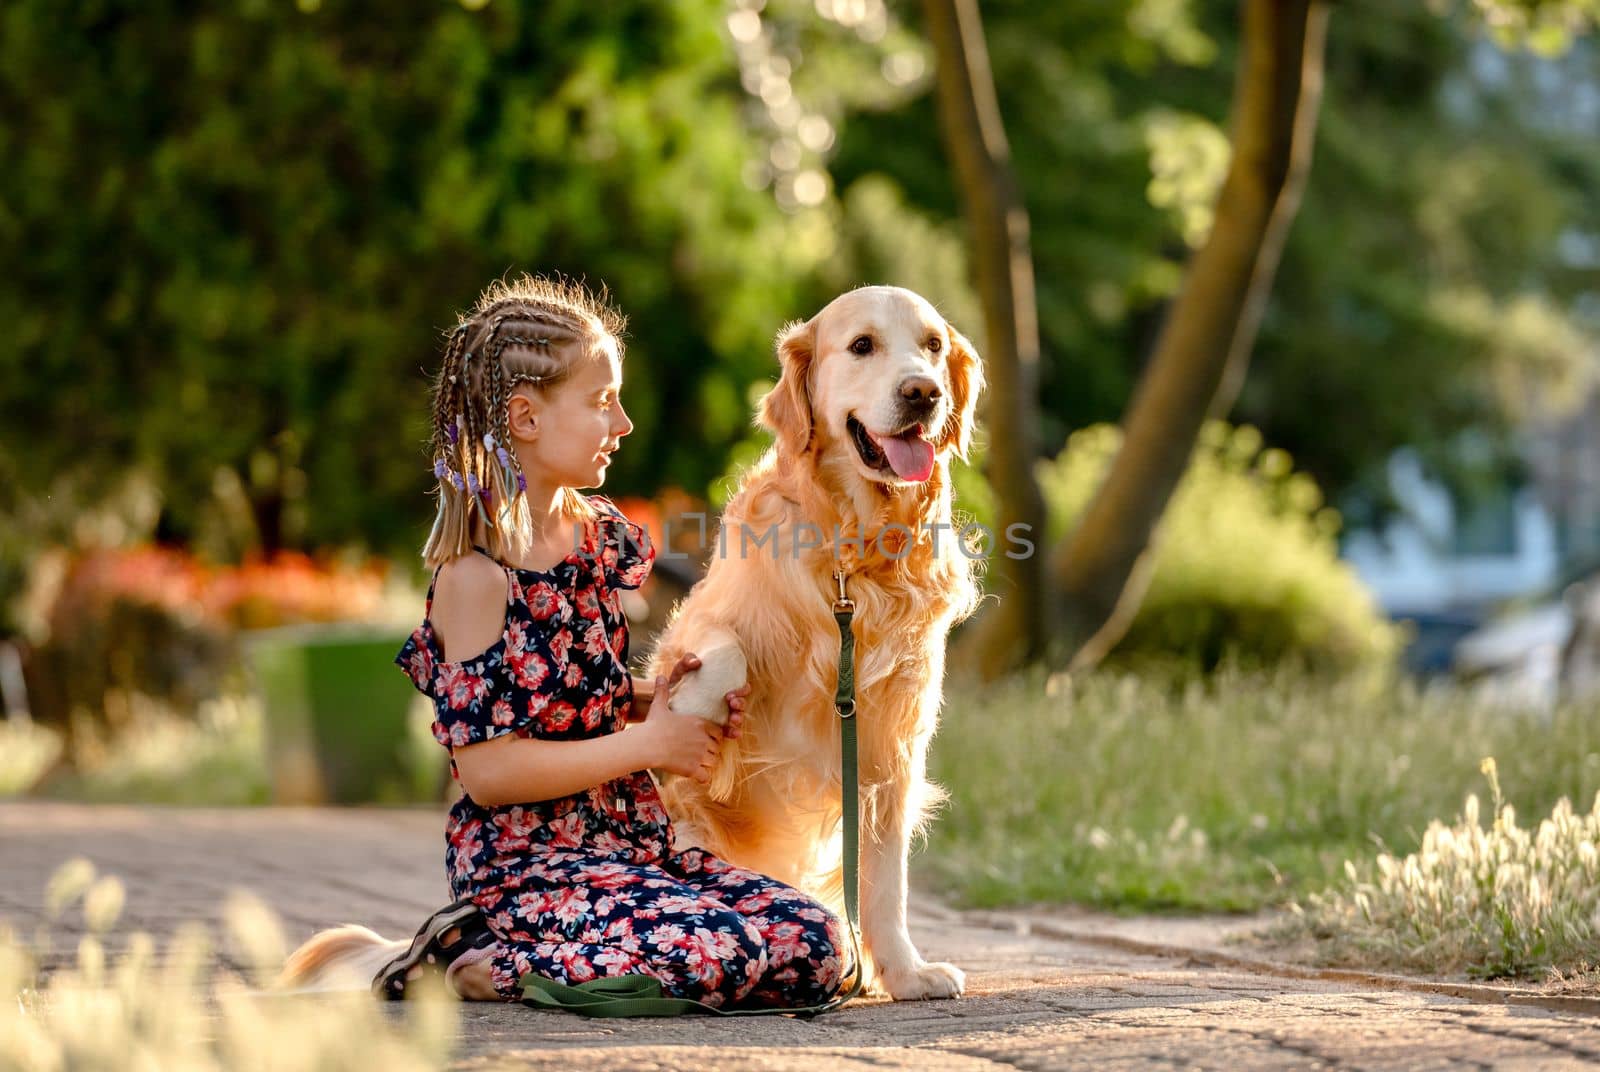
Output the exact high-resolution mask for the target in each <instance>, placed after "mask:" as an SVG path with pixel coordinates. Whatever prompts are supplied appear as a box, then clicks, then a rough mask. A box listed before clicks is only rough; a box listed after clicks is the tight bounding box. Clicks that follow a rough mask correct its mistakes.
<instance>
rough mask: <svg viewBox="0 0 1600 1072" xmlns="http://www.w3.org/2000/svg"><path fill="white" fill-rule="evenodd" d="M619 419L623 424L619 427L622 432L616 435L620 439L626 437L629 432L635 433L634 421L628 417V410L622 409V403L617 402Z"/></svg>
mask: <svg viewBox="0 0 1600 1072" xmlns="http://www.w3.org/2000/svg"><path fill="white" fill-rule="evenodd" d="M617 418H618V419H619V420H620V421H621V422H622V423H621V425H620V426H619V428H620V430H619V431H618V432H617V433H616V434H617V437H618V438H619V439H620V438H621V437H622V436H625V435H627V434H628V433H629V432H631V431H633V420H632V418H630V417H629V416H628V412H627V410H625V409H623V408H622V402H621V401H620V400H619V401H618V402H617Z"/></svg>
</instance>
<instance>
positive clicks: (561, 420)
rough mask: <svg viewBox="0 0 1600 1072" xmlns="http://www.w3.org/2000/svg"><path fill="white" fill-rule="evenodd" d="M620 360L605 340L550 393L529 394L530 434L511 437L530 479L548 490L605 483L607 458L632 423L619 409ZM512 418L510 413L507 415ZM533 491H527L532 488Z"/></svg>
mask: <svg viewBox="0 0 1600 1072" xmlns="http://www.w3.org/2000/svg"><path fill="white" fill-rule="evenodd" d="M621 392H622V362H621V361H620V360H619V359H618V357H617V344H616V340H614V339H612V338H611V337H610V336H606V337H605V338H604V340H603V342H602V343H601V345H599V346H598V347H596V349H595V352H594V353H592V354H591V355H590V356H589V357H588V358H586V359H584V360H582V361H581V362H580V363H579V364H578V366H577V367H576V368H574V369H573V372H572V375H571V376H570V377H569V378H568V379H567V380H566V381H565V382H563V383H562V384H560V385H559V386H558V387H556V388H555V389H554V390H553V391H551V392H549V394H548V395H546V396H545V397H543V398H541V397H539V396H538V395H536V394H530V395H529V396H528V400H529V402H531V403H532V410H531V412H532V414H533V415H535V417H536V423H535V427H534V430H533V435H532V436H531V437H530V439H527V440H524V439H523V437H522V436H520V435H516V431H517V429H516V425H517V424H518V423H520V422H518V421H515V420H513V421H512V425H513V427H512V432H513V437H514V438H516V439H518V440H521V441H520V442H518V444H517V448H518V451H517V452H518V456H519V457H520V458H521V460H522V466H523V470H524V471H525V472H527V474H528V477H529V480H530V481H531V480H533V479H534V478H535V475H536V474H537V477H538V482H539V483H540V484H546V485H548V486H550V487H551V488H560V487H568V488H594V487H599V486H600V485H601V484H604V483H605V479H606V469H607V467H608V466H610V464H611V454H612V452H613V451H615V450H616V449H617V445H618V443H619V442H620V441H621V439H622V437H623V436H625V435H627V434H628V433H629V432H631V431H633V422H632V421H631V420H629V419H628V415H627V414H626V413H625V412H623V409H622V398H621ZM510 416H512V414H509V413H508V417H510ZM530 490H531V489H530Z"/></svg>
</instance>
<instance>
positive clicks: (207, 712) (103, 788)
mask: <svg viewBox="0 0 1600 1072" xmlns="http://www.w3.org/2000/svg"><path fill="white" fill-rule="evenodd" d="M126 702H127V707H128V720H127V725H126V727H125V728H123V729H120V730H119V731H118V732H117V733H116V734H115V736H86V737H85V739H84V740H83V741H82V742H81V743H80V745H79V747H78V748H77V755H76V756H75V757H74V759H75V760H76V765H77V769H76V770H75V771H74V772H72V773H71V774H68V775H65V776H63V777H62V778H61V779H59V780H58V781H56V782H53V783H52V784H51V785H49V786H48V787H47V788H46V790H45V793H46V795H48V796H51V797H57V798H63V799H70V800H82V801H89V802H95V803H101V802H112V801H116V802H137V803H149V804H264V803H266V802H267V799H268V797H269V795H270V779H269V778H268V775H267V765H266V752H265V739H264V735H263V732H262V719H261V705H260V704H259V703H258V702H257V701H256V700H255V699H254V698H253V697H233V696H229V697H223V698H221V699H218V700H214V701H211V702H208V703H205V704H202V705H201V706H200V709H199V711H198V712H196V714H195V716H194V717H193V718H185V717H183V716H182V715H180V714H179V713H178V712H175V711H173V710H171V708H169V707H168V706H167V705H166V704H163V703H161V702H159V701H156V700H152V699H149V698H147V697H143V696H140V695H138V694H136V693H135V694H129V695H128V696H127V698H126Z"/></svg>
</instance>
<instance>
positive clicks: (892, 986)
mask: <svg viewBox="0 0 1600 1072" xmlns="http://www.w3.org/2000/svg"><path fill="white" fill-rule="evenodd" d="M883 987H884V989H885V990H887V991H889V996H890V997H892V998H894V1000H896V1001H925V1000H927V999H928V998H956V997H960V996H961V992H962V991H963V990H965V989H966V988H967V977H966V975H965V974H964V973H963V972H962V970H961V969H960V968H958V967H956V966H955V965H954V964H921V965H918V966H916V967H914V968H908V969H905V968H903V969H900V970H898V971H888V970H885V971H884V973H883Z"/></svg>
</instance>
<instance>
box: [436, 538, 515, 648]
mask: <svg viewBox="0 0 1600 1072" xmlns="http://www.w3.org/2000/svg"><path fill="white" fill-rule="evenodd" d="M509 584H510V581H509V579H508V578H507V576H506V571H505V570H504V569H503V568H502V567H501V566H500V565H499V564H497V563H496V562H494V561H492V560H490V559H489V558H488V557H486V556H484V555H480V554H476V553H474V554H470V555H462V556H461V557H460V558H456V559H452V560H451V561H449V562H446V563H445V564H444V565H443V566H440V567H439V579H438V580H437V581H435V582H434V588H433V610H432V612H431V613H430V615H429V616H430V617H431V618H432V620H433V629H434V635H435V637H436V638H437V639H438V641H439V643H440V644H441V645H442V646H444V648H445V658H446V659H447V660H449V661H452V662H459V661H460V660H462V659H463V658H468V657H470V656H471V655H472V654H473V653H475V652H481V651H483V650H485V649H487V648H488V647H489V646H490V645H492V644H493V643H494V642H495V641H496V640H497V639H499V637H500V633H501V632H502V631H503V630H504V628H505V620H506V600H507V597H508V594H509V588H508V585H509Z"/></svg>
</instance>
